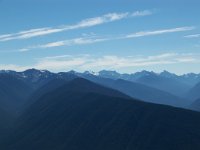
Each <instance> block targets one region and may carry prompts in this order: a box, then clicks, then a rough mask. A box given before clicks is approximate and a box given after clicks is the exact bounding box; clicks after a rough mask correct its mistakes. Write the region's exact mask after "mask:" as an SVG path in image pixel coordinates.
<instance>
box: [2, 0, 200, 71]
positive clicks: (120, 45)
mask: <svg viewBox="0 0 200 150" xmlns="http://www.w3.org/2000/svg"><path fill="white" fill-rule="evenodd" d="M199 7H200V1H199V0H165V1H161V0H117V1H116V0H84V1H83V0H0V70H16V71H23V70H26V69H30V68H36V69H42V70H44V69H45V70H50V71H53V72H60V71H69V70H75V71H79V72H83V71H86V70H88V71H95V72H98V71H100V70H116V71H118V72H121V73H134V72H137V71H141V70H148V71H155V72H162V71H163V70H167V71H170V72H173V73H176V74H184V73H189V72H194V73H200V67H199V66H200V17H199V14H200V9H199Z"/></svg>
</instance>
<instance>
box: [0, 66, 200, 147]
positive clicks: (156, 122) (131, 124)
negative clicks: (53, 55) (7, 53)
mask: <svg viewBox="0 0 200 150" xmlns="http://www.w3.org/2000/svg"><path fill="white" fill-rule="evenodd" d="M116 74H118V75H117V76H116ZM125 76H126V78H125ZM131 76H132V77H131ZM195 76H196V77H195V78H194V74H188V75H183V76H177V75H175V74H171V73H169V72H166V71H165V72H163V73H160V74H156V73H153V72H147V71H143V72H138V73H135V74H126V75H125V74H119V73H117V72H113V71H101V72H99V73H91V72H84V73H78V72H75V71H69V72H60V73H52V72H49V71H47V70H36V69H30V70H26V71H24V72H15V71H0V104H1V106H0V119H1V122H0V149H3V150H27V149H29V150H35V149H37V150H46V149H52V150H64V149H69V150H79V149H82V150H93V149H95V150H102V149H105V150H124V149H127V150H128V149H138V150H146V149H148V150H160V149H162V150H168V149H170V150H177V149H184V150H191V149H194V150H198V149H200V144H199V140H200V112H198V111H200V102H199V98H200V97H199V98H198V91H199V90H198V87H199V82H200V81H198V78H199V77H198V74H196V75H195ZM129 77H131V78H129ZM183 79H184V82H183V81H182V80H183ZM144 81H145V82H144ZM146 81H148V82H146ZM190 81H191V82H192V83H189V82H190ZM174 84H175V85H176V88H177V89H176V90H177V91H178V90H179V89H178V87H182V86H183V85H184V86H185V87H184V88H186V87H187V89H184V88H183V89H181V88H180V92H179V93H178V94H176V93H175V94H174V91H170V88H173V89H175V88H174V86H175V85H174ZM178 84H179V85H178ZM159 86H160V87H159ZM193 110H195V111H193Z"/></svg>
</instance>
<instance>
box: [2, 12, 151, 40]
mask: <svg viewBox="0 0 200 150" xmlns="http://www.w3.org/2000/svg"><path fill="white" fill-rule="evenodd" d="M151 14H152V12H151V11H149V10H145V11H136V12H134V13H130V12H125V13H109V14H105V15H103V16H99V17H94V18H89V19H85V20H82V21H80V22H79V23H77V24H74V25H62V26H58V27H46V28H38V29H30V30H26V31H20V32H17V33H11V34H5V35H0V42H3V41H10V40H19V39H29V38H32V37H38V36H44V35H48V34H52V33H58V32H63V31H67V30H74V29H80V28H87V27H92V26H96V25H101V24H104V23H109V22H113V21H117V20H121V19H125V18H129V17H139V16H147V15H151Z"/></svg>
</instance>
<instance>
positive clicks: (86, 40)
mask: <svg viewBox="0 0 200 150" xmlns="http://www.w3.org/2000/svg"><path fill="white" fill-rule="evenodd" d="M193 29H194V27H178V28H170V29H162V30H153V31H141V32H136V33H131V34H127V35H123V36H112V37H97V36H94V35H92V36H86V37H84V36H83V37H78V38H74V39H68V40H62V41H56V42H50V43H46V44H41V45H36V46H30V47H26V48H22V49H19V50H16V51H17V52H26V51H30V50H33V49H46V48H53V47H60V46H75V45H87V44H94V43H99V42H105V41H111V40H124V39H130V38H140V37H146V36H156V35H162V34H168V33H176V32H185V31H190V30H193Z"/></svg>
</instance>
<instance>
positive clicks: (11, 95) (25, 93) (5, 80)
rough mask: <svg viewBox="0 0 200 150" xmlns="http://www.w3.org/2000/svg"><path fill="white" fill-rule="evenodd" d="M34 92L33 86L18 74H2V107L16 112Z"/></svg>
mask: <svg viewBox="0 0 200 150" xmlns="http://www.w3.org/2000/svg"><path fill="white" fill-rule="evenodd" d="M32 92H33V89H32V87H30V86H29V85H27V84H26V83H25V82H24V81H23V80H21V79H18V78H16V76H13V75H10V74H2V73H1V74H0V109H3V110H4V111H6V112H8V113H12V114H13V115H14V114H16V112H17V110H18V108H19V107H20V106H21V105H23V103H24V102H25V101H26V99H27V98H28V97H29V96H30V94H31V93H32Z"/></svg>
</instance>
